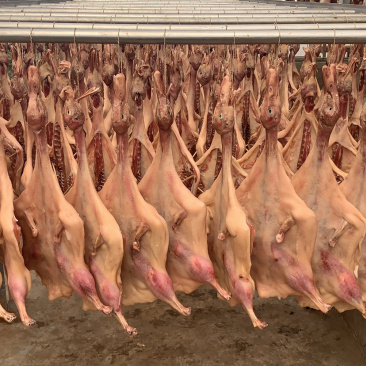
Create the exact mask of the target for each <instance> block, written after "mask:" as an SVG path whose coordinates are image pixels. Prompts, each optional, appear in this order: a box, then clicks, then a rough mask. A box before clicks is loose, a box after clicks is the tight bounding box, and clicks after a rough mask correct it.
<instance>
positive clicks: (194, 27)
mask: <svg viewBox="0 0 366 366" xmlns="http://www.w3.org/2000/svg"><path fill="white" fill-rule="evenodd" d="M12 27H16V28H18V29H24V28H25V29H31V28H34V29H72V30H74V29H77V30H79V29H85V30H88V29H89V30H113V29H114V30H117V31H118V29H119V30H120V31H130V30H136V29H139V30H146V31H147V30H160V29H169V30H174V31H225V30H229V31H251V30H266V29H276V26H275V25H274V24H273V23H272V24H271V23H268V24H227V25H224V24H221V25H220V24H212V25H210V24H169V25H167V24H158V23H153V24H104V23H95V24H94V23H78V24H74V23H53V24H52V23H39V22H17V23H16V22H0V29H1V28H12ZM280 29H281V30H285V29H286V30H313V31H317V30H319V29H331V30H333V29H335V30H338V29H344V30H347V29H350V30H355V29H357V30H362V29H364V30H366V23H356V24H354V23H324V24H313V23H309V24H281V26H280Z"/></svg>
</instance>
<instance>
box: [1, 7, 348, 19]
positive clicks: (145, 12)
mask: <svg viewBox="0 0 366 366" xmlns="http://www.w3.org/2000/svg"><path fill="white" fill-rule="evenodd" d="M0 9H1V8H0ZM22 10H23V9H22ZM99 11H100V13H98V14H95V10H94V11H91V10H89V9H86V10H84V9H77V11H75V10H74V9H71V10H70V9H52V8H49V10H47V11H46V9H32V10H31V11H28V10H27V11H6V10H5V9H1V13H2V15H3V16H42V15H44V14H49V15H54V16H60V15H61V16H62V15H68V14H72V15H76V14H77V15H78V17H83V16H87V17H93V16H103V15H104V16H115V15H117V14H118V16H131V17H133V16H145V17H146V16H153V15H162V14H164V15H165V14H167V15H169V16H181V17H185V16H192V15H197V16H199V15H201V14H203V15H212V16H219V15H222V16H227V17H230V16H242V15H248V14H260V15H261V16H262V15H268V14H299V15H300V14H301V15H306V14H309V15H312V14H313V13H314V11H313V10H309V9H297V10H296V11H294V10H293V9H270V8H268V9H267V8H266V9H249V10H247V9H245V8H244V9H234V10H230V9H221V10H212V9H196V10H186V9H185V10H182V9H180V10H179V9H164V8H159V9H157V8H154V9H139V10H136V9H134V10H133V11H132V10H131V11H130V10H129V9H119V10H105V9H100V10H99ZM318 14H328V15H329V14H340V15H344V14H355V12H354V11H344V12H338V13H335V12H334V11H332V10H328V9H326V10H322V11H319V12H317V15H318Z"/></svg>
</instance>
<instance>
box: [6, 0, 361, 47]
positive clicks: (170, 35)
mask: <svg viewBox="0 0 366 366" xmlns="http://www.w3.org/2000/svg"><path fill="white" fill-rule="evenodd" d="M0 42H34V43H36V42H68V43H70V42H79V43H120V44H123V43H164V42H165V43H167V44H169V43H171V44H175V43H186V44H233V43H236V44H247V43H279V42H282V43H334V42H336V43H366V7H363V6H354V5H338V4H318V3H316V4H314V3H294V2H281V1H273V0H272V1H270V0H246V1H240V0H223V1H218V0H214V1H209V0H195V1H193V0H175V1H174V0H161V1H159V0H154V1H153V0H148V1H142V0H132V1H127V0H112V1H108V0H92V1H81V0H74V1H72V0H69V1H62V0H46V1H42V0H23V1H15V0H3V1H1V2H0Z"/></svg>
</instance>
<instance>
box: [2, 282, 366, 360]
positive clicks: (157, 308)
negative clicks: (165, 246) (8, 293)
mask: <svg viewBox="0 0 366 366" xmlns="http://www.w3.org/2000/svg"><path fill="white" fill-rule="evenodd" d="M33 277H34V280H33V287H32V291H31V293H30V295H29V297H28V301H27V304H28V310H29V314H30V315H31V316H32V317H34V318H35V319H36V320H37V325H36V326H34V327H33V328H30V329H26V328H25V327H24V326H23V325H22V324H21V323H20V322H19V320H16V321H15V323H13V324H6V323H5V322H4V321H0V345H1V347H0V365H2V366H19V365H22V366H33V365H34V366H36V365H37V366H43V365H47V366H48V365H53V366H58V365H63V366H64V365H78V366H79V365H81V366H83V365H90V366H94V365H98V366H99V365H101V366H103V365H121V364H125V363H126V364H128V365H151V366H154V365H159V366H160V365H182V366H183V365H190V366H191V365H203V366H206V365H207V366H208V365H210V366H211V365H238V366H239V365H250V366H275V365H276V366H277V365H281V366H290V365H291V366H315V365H316V366H322V365H324V366H325V365H326V366H348V365H350V366H364V365H365V364H366V361H365V358H364V357H363V354H362V351H361V347H360V345H359V344H358V342H357V341H356V340H355V338H354V336H353V334H352V333H351V331H350V329H349V328H348V326H347V324H346V323H345V322H344V320H343V317H342V316H340V314H338V313H337V312H336V311H335V310H332V311H331V312H330V313H329V314H327V315H324V314H322V313H320V312H318V311H314V310H309V309H301V308H300V307H298V306H297V304H296V301H295V300H294V299H287V300H282V301H279V300H277V299H256V300H255V310H256V313H257V315H258V317H259V318H260V319H262V320H264V321H267V322H268V323H269V326H268V327H267V328H266V329H264V330H262V331H260V330H258V329H254V328H253V327H252V325H251V323H250V321H249V318H248V316H247V315H246V313H245V312H244V311H243V310H242V309H241V308H240V307H234V308H230V307H229V306H228V305H227V304H226V303H225V302H223V301H221V300H219V299H217V298H216V294H215V291H213V290H212V289H210V288H208V287H202V288H200V289H199V290H197V291H195V292H194V293H193V294H191V295H183V294H180V295H179V298H180V300H181V301H182V303H183V304H184V305H186V306H192V309H193V311H192V315H191V316H190V317H188V318H185V317H183V316H180V315H179V314H177V313H176V312H175V311H174V310H172V309H171V308H169V306H167V305H166V304H165V303H162V302H161V301H156V302H154V303H151V304H143V305H135V306H131V307H128V308H125V310H124V313H125V316H126V318H127V320H128V321H129V323H130V324H131V325H132V326H135V327H136V328H137V329H138V331H139V334H138V335H137V336H136V337H135V338H134V339H131V338H129V337H128V336H127V335H126V334H124V332H123V331H122V330H121V328H120V326H119V324H118V323H117V321H116V319H114V318H113V317H106V316H104V315H102V314H100V313H97V312H83V311H82V310H81V301H80V299H79V298H78V297H77V296H76V295H74V296H73V297H72V298H71V299H70V300H67V299H59V300H56V301H53V302H49V301H48V299H47V294H46V290H45V288H44V287H43V286H42V285H41V284H40V281H39V279H38V278H35V276H33ZM11 307H13V305H12V306H11ZM11 310H12V311H14V310H15V309H11ZM365 321H366V320H365Z"/></svg>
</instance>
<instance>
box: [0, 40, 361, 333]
mask: <svg viewBox="0 0 366 366" xmlns="http://www.w3.org/2000/svg"><path fill="white" fill-rule="evenodd" d="M298 50H299V46H298V45H253V46H252V45H249V46H235V47H233V46H215V47H212V46H211V47H209V46H200V47H198V46H193V47H189V46H166V47H162V46H157V45H145V46H136V45H126V46H123V47H119V46H116V45H104V46H103V47H102V46H100V45H99V46H95V47H91V46H88V45H82V44H80V45H76V44H61V45H51V44H49V45H47V47H46V45H43V44H39V45H37V46H36V47H35V46H34V45H33V44H28V45H21V44H12V45H1V46H0V82H1V88H0V93H1V96H0V102H1V103H0V115H1V117H0V130H1V135H0V136H1V138H0V175H1V179H0V186H1V188H0V228H1V241H0V244H1V245H0V249H1V251H0V253H1V256H0V258H1V260H2V261H3V262H4V264H5V267H6V272H7V279H8V286H9V292H10V295H11V297H12V298H13V299H14V301H15V303H16V305H17V308H18V311H19V314H20V318H21V320H22V322H23V323H24V324H25V325H26V326H30V325H32V324H33V323H34V320H33V319H32V318H30V317H29V316H28V314H27V311H26V307H25V299H26V296H27V294H28V293H29V291H30V287H31V278H30V273H29V271H30V270H35V271H36V272H37V274H38V275H39V277H40V278H41V280H42V283H43V284H44V285H45V286H46V288H47V291H48V296H49V299H50V300H53V299H56V298H59V297H62V296H65V297H70V296H71V294H72V293H73V291H75V292H76V293H78V294H79V295H80V296H81V297H82V298H83V308H84V309H85V310H88V309H90V310H91V309H97V310H100V311H102V312H103V313H105V314H110V313H113V314H114V315H115V316H116V317H117V319H118V320H119V322H120V323H121V325H122V326H123V328H124V329H125V330H126V331H127V333H128V334H130V335H134V334H136V329H135V328H133V327H132V326H130V325H128V323H127V321H126V319H125V318H124V316H123V313H122V305H123V306H127V305H131V304H135V303H146V302H151V301H154V300H155V299H157V298H158V299H161V300H163V301H165V302H167V303H168V304H169V305H171V306H172V307H173V308H175V309H176V310H177V311H178V312H180V313H181V314H183V315H189V314H190V313H191V309H190V308H188V307H185V306H184V305H182V304H181V303H180V302H179V301H178V299H177V297H176V295H175V292H177V291H183V292H185V293H190V292H192V291H194V290H195V289H196V288H197V287H199V286H200V285H202V284H207V285H210V286H212V287H213V288H215V289H216V290H217V292H218V296H219V297H220V298H222V299H224V300H225V301H228V302H229V303H230V305H235V304H238V303H239V304H240V305H241V306H242V307H243V308H244V309H245V310H246V311H247V313H248V315H249V316H250V319H251V320H252V323H253V325H254V326H255V327H259V328H261V329H262V328H264V327H266V326H267V323H265V322H264V321H261V320H259V319H258V318H257V316H256V315H255V313H254V310H253V295H254V291H255V290H256V291H257V292H258V294H259V296H261V297H279V298H285V297H287V296H289V295H295V296H297V298H298V302H299V305H300V306H309V307H312V308H315V309H320V310H321V311H323V312H327V311H329V309H330V308H331V307H335V308H336V309H337V310H339V311H341V312H342V311H345V310H348V309H354V308H356V309H358V310H359V311H360V312H361V313H362V314H363V315H365V314H366V310H365V301H366V243H365V244H363V241H364V240H365V239H364V237H365V232H366V230H365V228H366V226H365V225H366V219H365V218H364V216H366V182H365V169H366V149H365V147H366V136H365V134H364V128H365V126H366V107H365V108H364V109H363V100H364V95H365V88H366V85H365V82H364V81H365V80H364V76H365V70H366V68H365V66H366V63H365V62H364V61H362V63H361V65H360V58H361V55H360V54H361V52H362V46H361V45H355V46H352V47H351V48H350V49H349V50H347V47H346V46H341V45H329V46H328V56H327V65H326V66H324V67H323V69H322V77H323V78H322V79H323V87H322V89H320V87H319V84H318V78H317V58H318V56H319V54H320V51H321V47H320V45H311V46H310V47H309V48H307V49H305V57H304V60H303V63H302V66H301V69H300V71H298V69H297V66H296V63H295V55H296V53H297V52H298ZM8 51H10V52H9V53H10V55H11V67H10V65H9V58H8ZM347 52H348V64H345V63H344V58H345V55H346V53H347ZM9 74H11V77H9ZM339 183H340V184H339ZM0 280H1V279H0ZM187 302H189V298H187ZM0 316H1V317H2V318H4V319H5V320H6V321H8V322H12V321H13V320H14V319H15V315H14V314H12V313H8V312H7V311H6V310H5V309H4V308H2V307H0Z"/></svg>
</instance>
